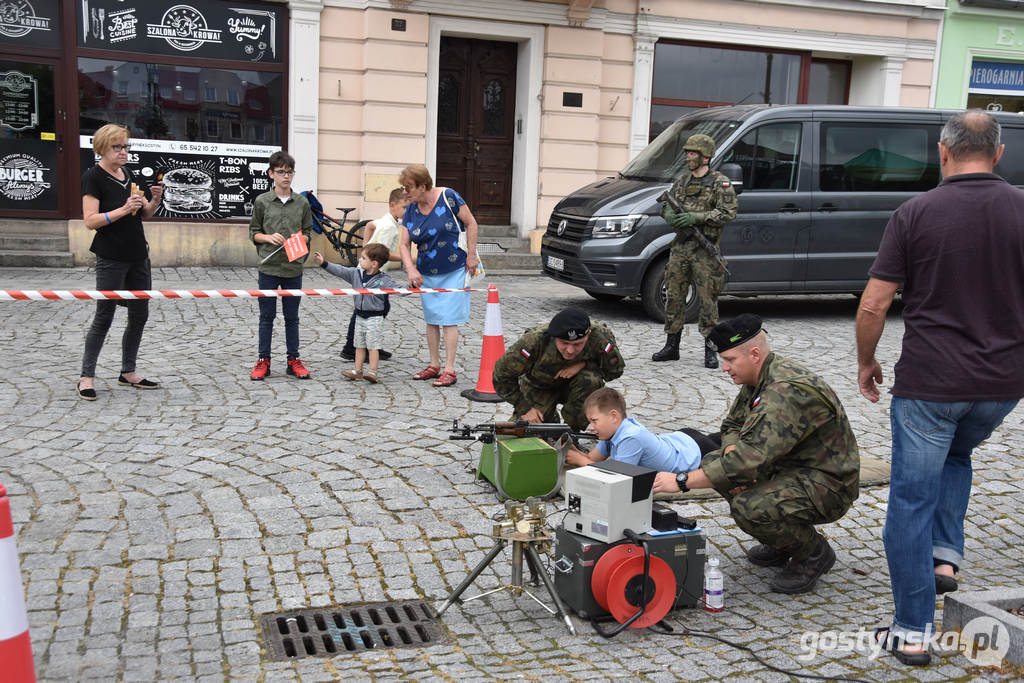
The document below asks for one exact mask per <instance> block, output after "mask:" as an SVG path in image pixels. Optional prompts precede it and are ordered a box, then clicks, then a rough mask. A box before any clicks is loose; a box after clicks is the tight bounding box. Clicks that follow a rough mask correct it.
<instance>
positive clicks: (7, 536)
mask: <svg viewBox="0 0 1024 683" xmlns="http://www.w3.org/2000/svg"><path fill="white" fill-rule="evenodd" d="M0 679H2V680H3V681H4V683H35V680H36V669H35V664H34V662H33V661H32V642H31V641H30V640H29V635H28V613H27V612H25V598H24V596H23V594H22V588H21V570H20V568H19V567H18V551H17V549H16V548H15V547H14V523H13V522H12V521H11V502H10V500H8V498H7V489H5V488H4V486H3V484H0Z"/></svg>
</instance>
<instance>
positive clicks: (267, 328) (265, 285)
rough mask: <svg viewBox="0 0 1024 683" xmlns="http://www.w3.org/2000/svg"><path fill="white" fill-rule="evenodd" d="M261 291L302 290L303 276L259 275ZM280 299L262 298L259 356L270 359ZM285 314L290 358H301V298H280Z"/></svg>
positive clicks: (286, 345) (287, 346) (287, 347)
mask: <svg viewBox="0 0 1024 683" xmlns="http://www.w3.org/2000/svg"><path fill="white" fill-rule="evenodd" d="M257 282H258V286H259V288H260V289H302V276H301V275H299V276H297V277H276V276H274V275H266V274H264V273H260V274H259V278H258V280H257ZM277 299H278V297H269V296H261V297H260V327H259V354H260V358H270V340H271V337H273V335H274V318H275V317H276V316H277ZM280 299H281V311H282V312H283V313H284V343H285V348H286V350H287V353H288V357H289V358H298V357H299V302H301V301H302V297H300V296H287V297H280Z"/></svg>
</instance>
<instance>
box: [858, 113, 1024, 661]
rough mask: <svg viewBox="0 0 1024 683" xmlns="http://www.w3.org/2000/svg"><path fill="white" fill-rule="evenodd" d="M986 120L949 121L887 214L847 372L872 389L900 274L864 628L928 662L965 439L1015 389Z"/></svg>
mask: <svg viewBox="0 0 1024 683" xmlns="http://www.w3.org/2000/svg"><path fill="white" fill-rule="evenodd" d="M999 133H1000V131H999V123H998V122H997V121H996V120H995V118H993V117H992V116H990V115H989V114H987V113H985V112H983V111H969V112H966V113H963V114H957V115H955V116H953V117H952V118H951V119H950V120H949V122H948V123H947V124H946V126H945V127H944V128H943V129H942V136H941V138H940V142H939V160H940V164H941V166H942V175H943V178H944V180H943V181H942V183H941V184H940V185H939V186H938V187H937V188H935V189H934V190H931V191H930V192H926V193H924V194H922V195H920V196H918V197H915V198H914V199H912V200H910V201H908V202H907V203H905V204H903V206H901V207H900V208H899V209H897V210H896V212H895V213H893V215H892V218H891V219H890V220H889V224H888V226H886V229H885V235H884V236H883V237H882V243H881V245H880V246H879V249H878V256H877V258H876V259H875V262H874V264H873V265H872V266H871V270H870V273H869V274H870V276H871V279H870V280H869V281H868V286H867V288H866V289H865V290H864V295H863V297H862V298H861V303H860V308H859V309H858V311H857V363H858V366H859V369H858V382H859V384H860V391H861V393H862V394H863V395H864V396H865V397H866V398H867V399H868V400H869V401H872V402H875V401H878V398H879V394H878V386H877V385H878V384H879V383H881V381H882V368H881V366H880V365H879V363H878V361H877V360H875V348H876V347H877V344H878V340H879V337H880V336H881V333H882V329H883V327H884V325H885V314H886V311H887V310H888V308H889V304H890V303H891V302H892V299H893V296H894V295H895V293H896V290H897V289H898V288H899V287H900V286H901V285H902V288H903V304H904V309H903V320H904V324H905V328H906V329H905V332H904V335H903V350H902V353H901V354H900V358H899V361H898V362H897V363H896V367H895V375H896V379H895V381H894V383H893V387H892V394H893V398H892V405H891V409H890V424H891V428H892V479H891V482H890V493H889V505H888V509H887V512H886V520H885V530H884V531H883V534H882V537H883V540H884V542H885V553H886V558H887V560H888V563H889V574H890V578H891V581H892V593H893V599H894V602H895V608H896V610H895V611H896V613H895V618H894V619H893V622H892V625H891V626H890V627H889V628H888V629H882V630H881V632H880V633H879V636H878V637H879V640H880V641H882V644H883V646H884V647H886V648H887V649H890V650H891V651H892V652H893V653H894V654H895V655H896V657H897V658H898V659H899V660H900V661H901V662H903V663H904V664H908V665H917V666H920V665H924V664H927V663H928V662H929V661H930V659H929V655H928V652H927V638H928V637H930V636H931V631H932V629H933V623H934V620H935V595H936V593H945V592H948V591H952V590H956V588H957V582H956V579H955V573H956V571H957V570H958V568H959V567H960V566H961V564H962V562H963V553H964V518H965V517H966V514H967V504H968V499H969V498H970V493H971V451H972V450H973V449H974V448H975V446H977V445H978V444H979V443H981V442H982V441H983V440H985V439H986V438H988V436H989V435H990V434H991V433H992V431H993V430H995V428H996V427H998V426H999V425H1000V424H1001V423H1002V421H1003V418H1004V417H1006V415H1007V414H1008V413H1010V411H1012V410H1013V409H1014V407H1015V406H1016V405H1017V401H1018V400H1019V399H1020V398H1021V397H1022V396H1024V363H1021V362H1020V358H1021V356H1022V354H1024V278H1022V277H1021V264H1022V263H1024V191H1021V190H1019V189H1017V188H1015V187H1013V186H1012V185H1010V184H1009V183H1007V182H1006V181H1004V180H1003V179H1002V178H1000V177H999V176H997V175H994V174H993V173H992V171H993V169H994V168H995V166H996V164H997V163H999V159H1000V157H1001V156H1002V154H1003V149H1004V147H1003V145H1001V144H1000V143H999ZM1015 153H1018V154H1019V153H1020V150H1015Z"/></svg>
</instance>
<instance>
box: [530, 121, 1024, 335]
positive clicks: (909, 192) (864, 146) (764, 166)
mask: <svg viewBox="0 0 1024 683" xmlns="http://www.w3.org/2000/svg"><path fill="white" fill-rule="evenodd" d="M954 113H956V112H955V111H952V110H938V109H904V108H881V107H879V108H871V107H847V106H824V105H823V106H814V105H774V106H773V105H740V106H729V107H715V108H712V109H705V110H701V111H699V112H694V113H691V114H688V115H686V116H683V117H682V118H680V119H679V120H677V121H676V122H675V123H674V124H672V125H671V126H670V127H669V128H667V129H666V130H665V131H664V132H662V133H661V135H659V136H658V137H657V138H656V139H655V140H654V141H653V142H651V144H649V145H648V146H647V147H646V148H645V149H644V150H643V151H642V152H640V154H639V155H637V157H636V158H635V159H633V161H631V162H630V163H629V165H628V166H626V167H625V168H624V169H622V171H621V172H620V173H619V174H618V175H617V176H614V177H610V178H605V179H603V180H599V181H597V182H595V183H591V184H590V185H587V186H586V187H583V188H581V189H579V190H577V191H576V192H573V193H572V194H571V195H569V196H568V197H566V198H565V199H563V200H562V201H560V202H559V203H558V204H557V205H556V206H555V209H554V211H553V212H552V214H551V219H550V220H549V221H548V227H547V231H546V232H545V234H544V238H543V241H542V246H541V256H542V259H543V271H544V273H545V274H546V275H548V276H550V277H552V278H555V279H557V280H560V281H562V282H567V283H569V284H572V285H576V286H577V287H582V288H583V289H585V290H586V291H587V292H588V293H589V294H590V295H591V296H593V297H595V298H596V299H599V300H617V299H622V298H624V297H627V296H640V298H641V300H642V302H643V305H644V308H645V310H646V311H647V313H648V314H649V315H650V316H651V317H652V318H654V319H656V320H658V321H663V320H664V319H665V294H664V292H665V290H664V282H663V281H664V274H665V265H666V263H667V261H668V248H669V244H670V243H671V242H672V239H673V237H674V233H673V231H672V229H671V228H670V227H669V226H668V225H666V224H665V222H664V221H663V220H662V219H661V217H660V215H659V214H660V211H661V205H660V204H659V203H658V202H657V200H656V197H658V195H660V194H661V193H662V192H663V191H664V190H665V189H667V188H668V186H669V185H670V184H671V182H672V181H673V180H674V179H675V178H676V177H678V176H679V175H680V174H681V173H682V172H683V170H684V169H685V168H686V154H685V152H684V151H683V143H684V142H685V141H686V139H687V138H688V137H689V136H690V135H693V134H695V133H704V134H706V135H710V136H711V137H712V138H714V140H715V142H716V143H717V146H718V152H717V154H716V155H715V158H714V159H713V160H712V161H711V167H712V168H714V169H717V170H719V171H722V172H723V173H725V174H726V175H727V176H729V177H730V178H731V179H732V180H733V182H734V185H735V187H736V189H737V191H738V192H740V197H739V214H738V215H737V217H736V219H735V220H734V221H732V222H731V223H729V224H728V225H727V226H726V227H725V230H724V231H723V233H722V241H721V250H722V254H723V256H724V257H725V258H726V259H727V260H728V262H729V270H730V272H731V276H730V278H729V281H728V283H727V284H726V286H725V290H724V293H726V294H735V295H757V294H773V295H775V294H820V293H842V292H850V293H854V294H857V293H859V292H861V291H862V290H863V289H864V285H865V284H866V283H867V278H868V268H869V267H870V265H871V263H872V262H873V261H874V258H875V253H876V251H877V250H878V244H879V242H880V240H881V238H882V232H883V231H884V229H885V225H886V223H887V222H888V220H889V216H890V214H891V213H892V212H893V210H894V209H895V208H896V207H898V206H899V205H900V204H902V203H903V202H905V201H907V200H908V199H910V198H911V197H913V196H914V195H916V194H918V193H920V192H924V191H926V190H929V189H931V188H933V187H935V186H936V185H937V184H938V182H939V180H940V172H939V158H938V146H937V143H938V140H939V132H940V130H941V128H942V125H943V124H944V123H945V121H946V120H947V119H948V118H949V117H950V116H951V115H952V114H954ZM994 113H995V112H994ZM995 115H996V117H997V118H998V119H999V122H1000V124H1001V125H1002V130H1003V142H1004V143H1005V144H1006V147H1007V150H1008V151H1007V153H1006V154H1005V155H1003V159H1002V162H1001V163H1000V165H999V166H998V167H997V168H996V173H998V174H1000V175H1001V176H1003V177H1004V178H1006V179H1007V180H1008V181H1009V182H1011V183H1013V184H1015V185H1018V186H1024V115H1021V114H1008V113H995ZM698 307H699V302H698V301H697V297H696V293H695V291H694V288H693V287H692V286H691V288H690V292H689V294H688V297H687V321H693V320H695V319H696V316H697V310H698Z"/></svg>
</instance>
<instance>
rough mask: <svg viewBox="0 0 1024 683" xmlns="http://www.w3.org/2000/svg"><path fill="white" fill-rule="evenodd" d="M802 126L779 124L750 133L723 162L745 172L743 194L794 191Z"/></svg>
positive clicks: (756, 129) (734, 147)
mask: <svg viewBox="0 0 1024 683" xmlns="http://www.w3.org/2000/svg"><path fill="white" fill-rule="evenodd" d="M800 133H801V124H799V123H776V124H770V125H767V126H761V127H759V128H755V129H754V130H752V131H750V132H749V133H747V134H746V135H744V136H743V138H742V139H741V140H740V141H739V142H737V143H736V144H735V145H733V146H732V149H730V150H729V153H728V155H727V156H726V157H725V158H724V160H723V161H726V162H732V163H734V164H739V165H740V168H742V169H743V189H744V190H795V189H796V184H797V172H798V171H799V170H800Z"/></svg>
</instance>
